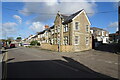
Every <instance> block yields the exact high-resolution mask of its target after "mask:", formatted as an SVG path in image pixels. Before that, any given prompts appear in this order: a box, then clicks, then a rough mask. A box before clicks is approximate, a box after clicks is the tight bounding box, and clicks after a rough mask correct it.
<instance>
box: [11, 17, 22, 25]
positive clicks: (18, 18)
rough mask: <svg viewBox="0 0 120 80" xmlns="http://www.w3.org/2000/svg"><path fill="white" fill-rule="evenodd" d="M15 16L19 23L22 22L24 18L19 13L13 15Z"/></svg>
mask: <svg viewBox="0 0 120 80" xmlns="http://www.w3.org/2000/svg"><path fill="white" fill-rule="evenodd" d="M13 18H14V19H16V20H17V21H18V23H19V24H21V23H22V18H21V17H20V16H18V15H13Z"/></svg>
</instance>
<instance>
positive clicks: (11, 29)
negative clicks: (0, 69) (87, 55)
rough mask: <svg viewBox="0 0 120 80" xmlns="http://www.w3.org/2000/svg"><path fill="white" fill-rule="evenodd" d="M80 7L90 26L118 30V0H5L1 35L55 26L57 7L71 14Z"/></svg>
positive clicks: (23, 33)
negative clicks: (95, 0)
mask: <svg viewBox="0 0 120 80" xmlns="http://www.w3.org/2000/svg"><path fill="white" fill-rule="evenodd" d="M81 9H84V10H85V11H86V13H87V15H88V18H89V20H90V22H91V27H98V28H102V29H105V30H107V31H109V32H110V33H114V32H116V31H117V29H118V28H117V27H118V7H117V3H116V2H59V1H57V0H55V1H54V2H2V23H0V24H2V36H0V38H7V37H14V39H15V38H16V37H19V36H21V37H22V38H26V37H28V36H29V35H34V34H36V33H37V32H40V31H42V30H44V25H49V26H52V25H53V23H54V20H55V16H56V14H57V12H58V11H60V13H62V14H66V15H70V14H72V13H75V12H77V11H79V10H81ZM102 12H103V13H102ZM104 12H105V13H104ZM90 13H91V14H90Z"/></svg>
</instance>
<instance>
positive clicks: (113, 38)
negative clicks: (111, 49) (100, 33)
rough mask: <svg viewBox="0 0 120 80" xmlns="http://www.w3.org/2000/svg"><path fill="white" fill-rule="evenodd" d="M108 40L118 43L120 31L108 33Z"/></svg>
mask: <svg viewBox="0 0 120 80" xmlns="http://www.w3.org/2000/svg"><path fill="white" fill-rule="evenodd" d="M109 40H110V41H111V42H116V43H118V41H119V40H120V32H119V31H117V32H116V33H112V34H109Z"/></svg>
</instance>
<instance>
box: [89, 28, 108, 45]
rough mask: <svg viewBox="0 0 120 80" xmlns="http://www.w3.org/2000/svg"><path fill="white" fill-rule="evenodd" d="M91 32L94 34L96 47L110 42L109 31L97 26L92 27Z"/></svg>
mask: <svg viewBox="0 0 120 80" xmlns="http://www.w3.org/2000/svg"><path fill="white" fill-rule="evenodd" d="M90 32H91V34H92V36H93V45H95V47H97V46H98V45H99V44H101V43H109V32H108V31H106V30H104V29H101V28H97V27H91V28H90Z"/></svg>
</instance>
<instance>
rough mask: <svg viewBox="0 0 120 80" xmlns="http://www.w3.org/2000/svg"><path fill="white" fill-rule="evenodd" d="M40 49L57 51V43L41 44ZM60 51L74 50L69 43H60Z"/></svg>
mask: <svg viewBox="0 0 120 80" xmlns="http://www.w3.org/2000/svg"><path fill="white" fill-rule="evenodd" d="M40 47H41V48H42V49H47V50H52V51H58V45H51V44H47V43H44V44H41V46H40ZM60 52H74V51H73V46H71V45H60Z"/></svg>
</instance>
